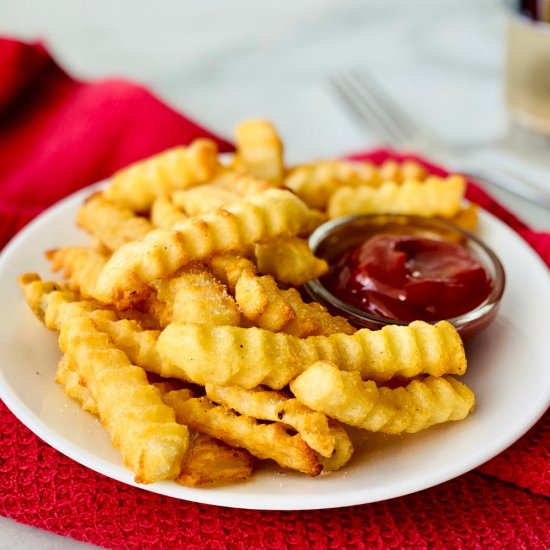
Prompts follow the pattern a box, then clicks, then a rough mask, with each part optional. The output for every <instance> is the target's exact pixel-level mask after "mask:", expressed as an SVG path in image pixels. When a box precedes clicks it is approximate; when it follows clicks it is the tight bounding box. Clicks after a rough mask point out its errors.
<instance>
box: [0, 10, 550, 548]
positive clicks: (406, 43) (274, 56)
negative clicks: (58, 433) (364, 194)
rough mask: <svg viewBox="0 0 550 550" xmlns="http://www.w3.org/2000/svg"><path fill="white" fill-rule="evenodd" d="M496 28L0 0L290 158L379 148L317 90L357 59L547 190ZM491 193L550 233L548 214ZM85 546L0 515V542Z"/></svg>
mask: <svg viewBox="0 0 550 550" xmlns="http://www.w3.org/2000/svg"><path fill="white" fill-rule="evenodd" d="M505 28H506V16H505V13H504V11H503V9H502V5H501V2H500V1H499V0H416V1H415V2H411V1H410V0H393V1H391V2H390V1H388V0H351V1H342V0H316V1H314V0H301V1H300V2H296V1H292V0H277V1H272V2H255V1H253V0H233V1H222V0H210V1H199V0H188V1H187V2H181V1H179V0H158V1H157V2H145V1H138V0H118V1H117V2H113V1H111V0H95V1H94V2H85V1H84V0H49V1H48V2H40V3H39V2H33V1H32V0H0V34H3V35H11V36H14V37H19V38H23V39H30V40H35V39H38V38H40V39H43V40H44V41H45V42H46V44H47V46H48V47H49V48H50V50H51V51H52V52H53V54H54V56H55V57H56V58H57V59H58V61H59V62H60V63H61V64H62V65H63V66H64V67H65V68H66V69H67V70H68V71H70V72H71V73H72V74H74V75H75V76H77V77H79V78H84V79H92V78H105V77H110V76H123V77H127V78H130V79H133V80H135V81H138V82H142V83H144V84H145V85H147V86H148V87H150V88H151V89H152V90H154V91H155V93H157V94H158V95H159V96H160V97H161V98H163V99H164V100H166V101H167V102H169V103H170V104H172V105H174V106H175V107H177V108H179V109H181V110H184V111H185V112H186V113H188V114H190V115H191V116H192V117H194V118H195V119H196V120H197V121H199V122H200V123H203V124H204V125H206V126H207V127H209V128H210V129H212V130H213V131H215V132H218V133H220V134H221V135H224V136H226V137H229V138H230V137H231V136H232V132H233V128H234V127H235V125H236V124H237V123H238V122H239V121H240V120H243V119H245V118H250V117H262V118H268V119H270V120H272V121H273V122H274V123H275V124H276V125H277V127H278V128H279V130H280V132H281V134H282V136H283V138H284V141H285V144H286V148H287V151H288V158H289V160H290V161H293V160H304V159H312V158H321V157H334V156H338V155H342V154H345V153H349V152H352V151H357V150H363V149H365V148H368V147H372V146H374V145H376V143H377V142H376V139H375V138H374V136H372V135H367V134H365V133H364V132H363V131H362V130H360V129H359V127H358V126H357V125H356V124H355V122H354V121H353V120H351V119H350V118H348V116H347V114H346V113H345V112H344V111H343V110H342V108H341V106H340V104H339V103H338V102H337V101H336V100H335V98H334V97H333V95H332V94H331V92H330V90H329V88H328V86H327V79H328V78H329V76H331V75H333V74H335V73H337V72H339V71H342V70H345V69H348V68H361V67H365V68H368V69H369V71H371V72H372V73H373V74H375V75H376V76H377V77H378V79H379V80H380V82H381V84H382V85H383V86H384V87H385V88H386V89H387V90H388V93H390V94H391V95H392V97H394V99H395V100H396V101H398V102H399V103H400V104H401V105H402V106H403V107H404V108H405V110H406V111H407V112H408V113H409V114H410V116H411V117H413V118H414V119H415V120H416V121H417V122H419V123H421V124H423V125H424V126H425V127H426V128H427V129H428V130H429V131H430V132H432V133H433V134H434V135H435V136H436V137H437V138H438V139H440V140H442V141H444V142H445V143H447V144H451V145H456V146H461V147H462V146H466V147H470V148H472V149H473V150H474V151H475V152H474V153H473V157H474V158H475V159H476V160H477V161H479V162H491V163H496V164H498V165H499V166H501V167H507V168H510V169H513V170H514V171H515V172H516V173H519V174H522V175H525V176H526V177H528V178H529V179H530V180H532V181H534V182H535V183H536V184H537V185H539V186H540V187H541V188H544V189H547V190H549V191H550V139H539V140H536V142H535V143H534V144H530V145H529V148H526V147H525V142H524V141H519V145H518V143H517V142H518V140H517V139H516V138H515V137H514V136H517V134H510V133H509V131H508V123H507V117H506V111H505V108H504V101H503V70H504V64H505V53H504V52H505V49H504V47H505ZM511 135H512V137H514V139H510V136H511ZM491 191H492V192H493V193H494V195H495V196H497V197H498V198H499V199H500V200H501V201H502V202H503V203H504V204H505V205H506V206H508V207H509V208H510V209H512V210H513V211H514V212H516V214H518V215H519V216H520V217H521V218H522V219H524V220H525V221H526V222H528V223H529V224H530V225H532V226H533V227H535V228H539V229H546V230H550V211H548V210H545V209H543V208H541V207H538V206H535V205H533V204H531V203H528V202H526V201H523V200H521V199H518V198H516V197H514V196H512V195H510V194H508V193H506V192H502V191H498V190H496V189H491ZM84 546H85V545H83V544H81V543H78V542H76V541H73V540H71V539H67V538H60V537H57V536H56V535H52V534H50V533H46V532H44V531H40V530H36V529H32V528H30V527H27V526H23V525H19V524H17V523H15V522H13V521H11V520H8V519H5V518H0V549H1V550H3V549H8V548H9V549H23V548H33V547H38V548H41V549H49V548H52V549H53V548H56V549H57V548H62V549H73V548H80V547H84Z"/></svg>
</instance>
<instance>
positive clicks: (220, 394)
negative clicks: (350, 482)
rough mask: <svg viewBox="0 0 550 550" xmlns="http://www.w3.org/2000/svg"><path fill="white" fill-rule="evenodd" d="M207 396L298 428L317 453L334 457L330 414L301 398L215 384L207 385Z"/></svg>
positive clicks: (234, 408) (231, 406)
mask: <svg viewBox="0 0 550 550" xmlns="http://www.w3.org/2000/svg"><path fill="white" fill-rule="evenodd" d="M205 389H206V396H207V397H208V398H209V399H210V400H211V401H215V402H216V403H219V404H220V405H223V406H224V407H225V408H226V409H233V410H234V411H237V412H238V413H239V414H244V415H246V416H250V417H252V418H257V419H258V420H271V421H272V422H277V421H279V422H281V423H283V424H286V425H287V426H290V427H292V428H294V429H295V430H296V431H297V432H298V433H299V434H300V435H301V436H302V439H303V440H304V441H305V442H306V443H307V444H308V445H309V446H310V447H311V448H312V449H313V450H314V451H316V452H318V453H319V454H321V455H322V456H325V457H330V456H331V455H332V452H333V451H334V435H333V434H332V433H331V431H330V429H329V426H328V420H327V417H326V416H325V415H324V414H322V413H318V412H314V411H312V410H311V409H309V408H308V407H305V406H304V405H302V404H301V403H299V402H298V400H296V399H293V398H289V397H288V396H287V395H285V394H284V393H281V392H276V391H262V390H261V389H259V388H255V389H252V390H245V389H244V388H240V387H239V386H228V387H222V386H215V385H213V384H206V386H205Z"/></svg>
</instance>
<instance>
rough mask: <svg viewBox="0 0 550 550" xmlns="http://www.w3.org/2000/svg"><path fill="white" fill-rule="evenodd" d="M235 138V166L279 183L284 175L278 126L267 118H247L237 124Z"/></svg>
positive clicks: (249, 173) (271, 181) (258, 176)
mask: <svg viewBox="0 0 550 550" xmlns="http://www.w3.org/2000/svg"><path fill="white" fill-rule="evenodd" d="M235 137H236V142H237V153H236V155H235V158H234V160H233V167H234V168H236V169H237V170H239V171H242V172H244V173H245V174H247V175H252V176H255V177H257V178H260V179H263V180H266V181H269V182H270V183H273V184H275V185H280V184H281V182H282V179H283V174H284V164H283V144H282V142H281V139H280V138H279V135H278V134H277V130H276V129H275V127H274V126H273V125H272V124H271V123H270V122H268V121H266V120H247V121H245V122H243V123H241V124H239V126H237V129H236V131H235Z"/></svg>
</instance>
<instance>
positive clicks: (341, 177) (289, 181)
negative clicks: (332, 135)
mask: <svg viewBox="0 0 550 550" xmlns="http://www.w3.org/2000/svg"><path fill="white" fill-rule="evenodd" d="M379 182H380V176H379V173H378V170H377V168H376V166H375V165H374V164H372V163H370V162H344V161H332V160H329V161H320V162H314V163H312V164H302V165H299V166H296V167H295V168H293V169H292V170H290V171H289V173H288V174H287V176H286V177H285V181H284V184H285V186H286V187H288V188H289V189H292V191H294V192H295V193H296V194H297V195H298V196H299V197H300V198H301V199H302V200H303V201H304V202H305V203H306V204H308V205H309V206H311V207H312V208H319V209H321V210H324V209H325V208H326V206H327V204H328V201H329V199H330V197H331V196H332V194H333V193H334V192H335V191H336V190H337V189H338V188H340V187H342V186H344V185H346V186H352V187H355V186H357V185H373V186H374V185H377V184H378V183H379Z"/></svg>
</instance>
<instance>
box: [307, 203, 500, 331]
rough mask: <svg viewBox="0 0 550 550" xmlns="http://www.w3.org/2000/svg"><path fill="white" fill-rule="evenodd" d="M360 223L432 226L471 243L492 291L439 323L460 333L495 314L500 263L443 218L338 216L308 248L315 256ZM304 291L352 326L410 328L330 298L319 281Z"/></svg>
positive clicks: (311, 238) (311, 239)
mask: <svg viewBox="0 0 550 550" xmlns="http://www.w3.org/2000/svg"><path fill="white" fill-rule="evenodd" d="M363 220H365V221H372V222H374V221H375V220H380V221H382V220H385V221H386V224H387V223H389V222H391V221H399V222H401V223H403V224H405V223H406V222H411V224H412V225H416V224H418V226H419V228H421V227H420V226H424V227H426V228H428V227H430V226H431V227H433V228H434V229H447V230H452V231H456V232H457V233H459V234H460V235H462V236H463V237H465V238H466V241H467V242H470V243H474V245H475V246H477V247H478V248H479V249H480V250H481V251H482V252H483V254H485V255H486V257H487V259H488V260H489V262H487V261H483V260H484V259H483V258H480V257H479V255H478V254H476V252H475V251H472V250H470V249H469V248H468V251H469V252H470V253H472V254H473V255H474V256H475V257H476V259H478V260H479V261H480V262H481V263H482V265H483V266H484V268H485V270H486V271H487V274H488V276H489V277H490V279H491V282H492V288H491V292H490V293H489V295H488V296H487V298H486V299H485V300H484V301H483V302H482V303H481V304H479V305H478V306H476V307H475V308H474V309H472V310H470V311H467V312H466V313H463V314H462V315H457V316H455V317H450V318H447V319H440V320H439V321H443V320H445V321H448V322H449V323H451V324H452V325H453V326H454V327H455V328H456V329H457V330H460V329H462V328H465V327H467V326H468V325H469V324H470V323H472V322H474V321H478V320H480V319H482V318H484V317H485V316H487V315H489V314H490V313H491V312H492V311H493V310H495V308H497V307H498V306H499V304H500V300H501V298H502V295H503V294H504V290H505V287H506V273H505V270H504V266H503V265H502V262H501V261H500V259H499V257H498V256H497V255H496V253H495V252H494V251H493V250H492V249H491V248H490V247H489V246H488V245H487V244H485V243H484V242H483V240H481V239H480V238H479V237H478V236H477V235H475V234H474V233H472V232H471V231H468V230H466V229H464V228H462V227H460V226H459V225H457V224H455V223H453V222H451V221H449V220H446V219H443V218H428V217H423V216H415V215H411V214H392V213H377V214H357V215H353V216H340V217H337V218H333V219H331V220H328V221H326V222H325V223H323V224H321V225H320V226H319V227H317V228H316V229H315V230H314V231H313V232H312V233H311V235H310V236H309V239H308V244H309V247H310V249H311V250H312V252H313V253H314V254H316V252H317V248H318V247H319V245H320V244H321V243H322V242H324V240H325V239H327V238H328V237H329V236H330V235H332V234H333V233H334V232H335V231H336V230H337V229H340V228H342V227H343V226H346V225H350V224H352V223H354V222H358V221H363ZM373 225H376V224H373ZM382 225H383V224H382V223H380V226H381V227H382ZM381 233H382V231H381ZM487 263H490V266H488V265H487ZM493 270H494V273H493ZM304 288H305V290H306V292H307V293H308V294H309V296H310V297H311V298H313V299H314V300H321V301H322V303H324V304H325V305H329V306H331V307H333V308H336V309H338V310H341V311H342V312H343V313H344V314H345V315H347V316H348V317H349V318H350V320H351V321H352V322H353V320H354V319H357V320H360V321H362V322H363V323H372V324H374V325H381V326H383V325H401V326H404V325H409V324H410V322H409V321H399V320H396V319H389V318H386V317H380V316H378V315H373V314H370V313H367V312H365V311H363V310H361V309H359V308H356V307H354V306H352V305H350V304H348V303H346V302H344V301H342V300H340V299H339V298H337V297H336V296H335V295H334V294H332V293H331V292H330V291H329V290H327V288H326V287H325V286H324V285H323V284H322V283H321V281H320V279H319V278H316V279H312V280H310V281H307V282H306V283H305V284H304ZM439 321H426V322H429V323H431V324H433V323H437V322H439Z"/></svg>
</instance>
